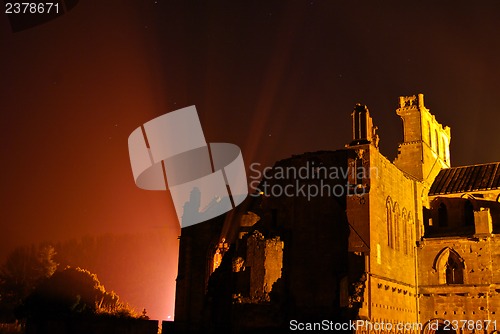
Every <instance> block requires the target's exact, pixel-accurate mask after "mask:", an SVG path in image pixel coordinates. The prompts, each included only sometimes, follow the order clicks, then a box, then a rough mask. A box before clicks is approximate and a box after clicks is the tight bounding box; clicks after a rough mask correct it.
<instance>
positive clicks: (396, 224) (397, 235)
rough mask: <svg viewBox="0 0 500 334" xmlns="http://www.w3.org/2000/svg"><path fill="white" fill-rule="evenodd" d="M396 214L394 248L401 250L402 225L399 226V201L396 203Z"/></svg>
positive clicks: (394, 217) (394, 218)
mask: <svg viewBox="0 0 500 334" xmlns="http://www.w3.org/2000/svg"><path fill="white" fill-rule="evenodd" d="M393 214H394V216H393V221H394V224H393V244H394V249H395V250H399V243H400V242H399V241H400V240H399V238H400V237H399V231H400V226H399V205H398V203H397V202H396V203H394V213H393Z"/></svg>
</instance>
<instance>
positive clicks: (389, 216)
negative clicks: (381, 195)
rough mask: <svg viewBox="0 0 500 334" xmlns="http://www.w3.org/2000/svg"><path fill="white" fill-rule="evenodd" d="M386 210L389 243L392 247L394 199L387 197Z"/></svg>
mask: <svg viewBox="0 0 500 334" xmlns="http://www.w3.org/2000/svg"><path fill="white" fill-rule="evenodd" d="M385 211H386V220H387V221H386V223H387V245H388V246H389V247H391V248H393V247H394V245H393V242H392V201H391V198H390V197H387V200H386V202H385Z"/></svg>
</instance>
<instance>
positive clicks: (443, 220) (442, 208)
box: [438, 203, 448, 227]
mask: <svg viewBox="0 0 500 334" xmlns="http://www.w3.org/2000/svg"><path fill="white" fill-rule="evenodd" d="M438 222H439V226H440V227H446V226H448V209H447V208H446V204H444V203H441V204H440V205H439V208H438Z"/></svg>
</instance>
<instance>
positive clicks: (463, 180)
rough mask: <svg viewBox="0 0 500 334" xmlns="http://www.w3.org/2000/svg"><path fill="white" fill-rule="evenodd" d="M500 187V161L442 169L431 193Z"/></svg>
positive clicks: (449, 192) (461, 191) (450, 192)
mask: <svg viewBox="0 0 500 334" xmlns="http://www.w3.org/2000/svg"><path fill="white" fill-rule="evenodd" d="M491 189H500V162H493V163H489V164H483V165H472V166H462V167H453V168H446V169H442V170H441V171H440V172H439V174H438V176H437V177H436V179H435V180H434V182H433V183H432V186H431V189H430V191H429V195H431V196H432V195H439V194H452V193H464V192H469V191H480V190H491Z"/></svg>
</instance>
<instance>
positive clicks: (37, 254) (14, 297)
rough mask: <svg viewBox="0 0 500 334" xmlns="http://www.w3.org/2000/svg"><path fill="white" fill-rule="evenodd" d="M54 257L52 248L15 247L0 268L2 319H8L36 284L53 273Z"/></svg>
mask: <svg viewBox="0 0 500 334" xmlns="http://www.w3.org/2000/svg"><path fill="white" fill-rule="evenodd" d="M55 255H56V252H55V249H54V247H52V246H50V245H38V246H31V247H19V248H16V249H15V250H14V251H12V252H11V253H10V254H9V256H8V257H7V260H6V262H5V263H4V265H2V267H0V313H1V314H2V318H12V316H13V315H12V312H13V310H14V309H15V308H16V307H18V306H19V305H21V303H22V302H23V300H24V299H25V298H26V297H27V296H28V295H29V294H30V293H31V292H32V291H33V290H34V289H35V287H36V286H37V284H39V283H40V282H41V281H42V280H44V279H46V278H48V277H50V276H51V275H52V274H53V273H54V272H55V271H56V269H57V263H56V262H55V261H54V256H55ZM4 320H5V319H4ZM7 320H10V319H7Z"/></svg>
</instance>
